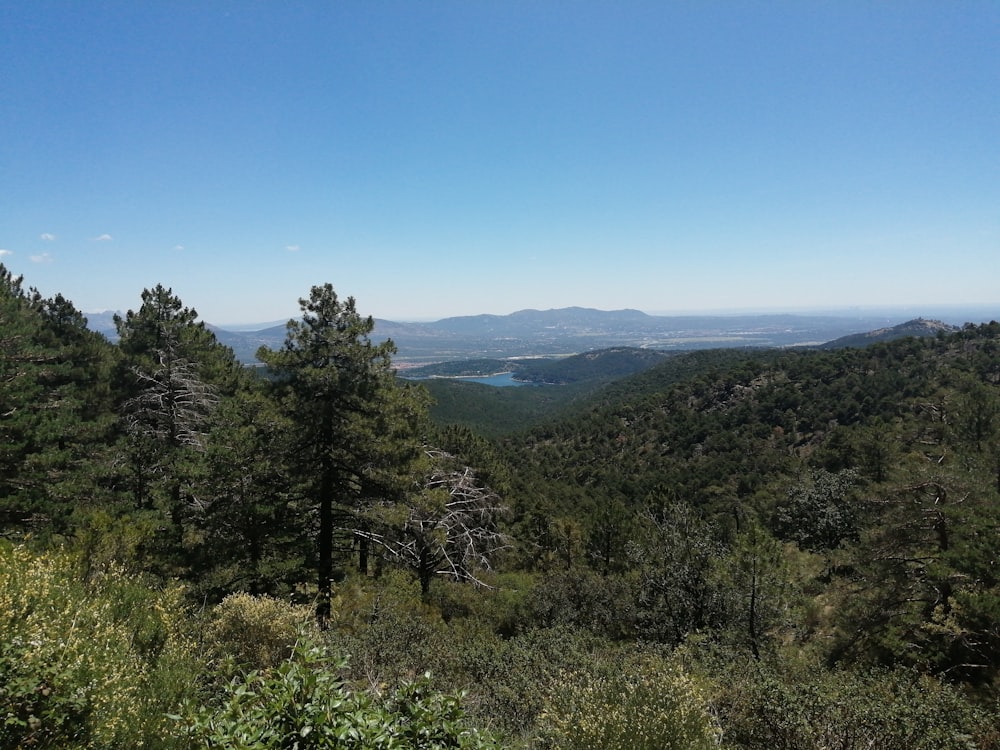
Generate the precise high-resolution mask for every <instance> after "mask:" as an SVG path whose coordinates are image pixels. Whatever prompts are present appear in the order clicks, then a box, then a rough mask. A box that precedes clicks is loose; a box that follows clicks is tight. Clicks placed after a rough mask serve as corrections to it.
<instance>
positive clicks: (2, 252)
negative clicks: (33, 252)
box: [0, 249, 14, 258]
mask: <svg viewBox="0 0 1000 750" xmlns="http://www.w3.org/2000/svg"><path fill="white" fill-rule="evenodd" d="M13 254H14V251H13V250H3V249H0V258H6V257H7V256H8V255H13Z"/></svg>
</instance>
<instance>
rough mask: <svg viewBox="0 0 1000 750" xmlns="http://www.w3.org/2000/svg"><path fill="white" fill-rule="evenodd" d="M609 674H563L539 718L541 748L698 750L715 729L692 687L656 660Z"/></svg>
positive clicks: (709, 743)
mask: <svg viewBox="0 0 1000 750" xmlns="http://www.w3.org/2000/svg"><path fill="white" fill-rule="evenodd" d="M620 667H621V668H620V669H619V670H617V671H614V672H612V673H610V674H598V675H595V674H587V673H583V674H579V673H577V674H567V675H565V678H564V679H563V680H562V681H561V683H560V684H559V685H558V687H557V688H556V689H555V690H554V691H553V694H552V696H551V698H550V699H549V703H548V706H547V707H546V710H545V712H544V713H543V714H542V716H541V717H540V735H541V739H540V747H542V748H552V750H592V748H602V749H603V750H700V749H702V748H711V747H717V746H718V737H719V730H718V728H717V727H716V726H715V724H714V721H713V719H712V716H711V713H710V711H709V706H708V702H707V700H706V697H705V695H704V694H703V692H702V690H701V689H700V688H699V687H698V686H697V684H696V683H695V682H694V681H693V680H692V679H691V678H690V677H689V676H688V675H686V674H684V673H683V672H682V671H680V669H679V668H678V667H676V666H675V665H672V664H670V663H669V662H665V661H663V660H661V659H658V658H656V657H647V658H642V659H630V660H628V661H627V662H626V663H625V664H622V665H620Z"/></svg>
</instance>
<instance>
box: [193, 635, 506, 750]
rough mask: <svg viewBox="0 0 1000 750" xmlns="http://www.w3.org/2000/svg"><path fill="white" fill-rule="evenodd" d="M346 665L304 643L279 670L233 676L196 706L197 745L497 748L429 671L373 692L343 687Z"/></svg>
mask: <svg viewBox="0 0 1000 750" xmlns="http://www.w3.org/2000/svg"><path fill="white" fill-rule="evenodd" d="M345 667H346V661H343V660H340V661H338V660H336V659H333V658H332V657H331V656H330V654H329V653H328V652H327V650H326V649H325V648H323V647H321V646H316V645H312V644H309V643H308V642H301V643H299V644H298V645H297V646H296V647H295V650H294V652H293V654H292V656H291V658H289V659H287V660H286V661H284V662H282V663H281V664H280V665H279V666H278V667H277V668H276V669H273V670H267V671H263V672H251V673H250V674H249V675H247V676H246V677H241V678H236V679H234V680H233V682H232V683H230V685H229V687H228V689H227V690H226V692H225V694H224V696H223V697H222V701H221V704H220V705H218V706H208V707H204V708H201V709H195V710H193V711H192V712H191V714H192V718H191V719H189V720H187V723H186V726H185V732H186V733H187V735H188V737H189V738H190V740H192V741H193V742H194V743H195V744H196V745H197V746H198V747H209V748H212V747H217V748H227V750H251V748H253V749H254V750H258V749H260V750H263V749H264V748H296V750H310V749H312V748H315V749H317V750H319V749H320V748H329V749H330V750H446V749H449V748H454V749H455V750H463V749H465V748H469V749H472V748H483V749H486V748H493V747H496V745H495V744H494V743H493V741H492V740H491V739H490V738H489V737H488V736H486V735H483V734H480V733H479V732H477V731H475V730H474V729H471V728H469V727H468V726H467V725H466V723H465V720H464V713H463V711H462V708H461V705H460V700H459V698H458V697H456V696H449V695H443V694H441V693H437V692H434V691H431V690H430V689H429V688H428V684H427V680H426V678H425V679H423V680H419V681H416V682H413V683H409V684H405V685H402V686H401V687H399V688H397V689H394V690H391V691H389V692H388V693H387V694H386V695H384V696H373V695H372V694H370V693H367V692H362V691H355V690H350V689H349V688H348V687H347V685H346V683H345V682H344V680H343V678H342V677H341V673H342V672H343V671H344V669H345ZM175 718H176V720H177V721H179V722H184V721H185V718H184V717H183V716H182V715H177V716H176V717H175Z"/></svg>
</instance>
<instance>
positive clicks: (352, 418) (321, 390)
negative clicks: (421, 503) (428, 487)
mask: <svg viewBox="0 0 1000 750" xmlns="http://www.w3.org/2000/svg"><path fill="white" fill-rule="evenodd" d="M299 304H300V306H301V309H302V318H301V320H290V321H289V322H288V326H287V335H286V338H285V343H284V346H283V347H282V348H281V349H280V350H278V351H272V350H270V349H268V348H267V347H262V348H261V349H260V350H259V351H258V352H257V357H258V358H259V359H260V360H261V361H262V362H264V363H265V364H266V365H267V366H268V368H269V369H270V371H271V376H272V377H273V378H274V379H275V387H276V389H277V390H278V392H279V394H280V398H281V402H282V406H283V410H284V412H285V414H286V415H287V416H288V418H289V419H290V421H291V425H292V426H291V430H292V435H291V436H290V439H289V440H288V443H287V449H288V459H289V463H290V466H291V469H292V471H293V473H294V478H295V480H296V482H297V488H298V490H297V491H298V493H299V495H300V497H301V498H302V500H303V502H304V503H305V509H306V511H307V513H308V514H309V515H310V516H311V517H314V518H315V526H314V527H313V528H314V539H315V546H316V568H317V586H318V601H317V609H316V614H317V619H318V621H319V623H320V625H321V626H324V625H325V624H326V622H327V620H328V618H329V614H330V598H331V582H332V579H333V577H334V561H335V558H336V556H337V553H338V552H340V553H344V554H346V553H347V552H348V551H350V550H351V549H353V547H354V545H355V543H358V544H360V549H359V550H358V554H359V564H360V566H361V567H362V568H364V567H365V566H366V565H367V543H366V540H365V535H364V534H360V535H359V534H356V533H355V532H357V531H359V530H361V529H363V528H364V526H365V524H366V520H365V510H366V509H367V508H368V507H370V506H371V505H373V504H377V503H380V502H391V501H393V500H395V499H397V498H399V497H400V496H401V495H402V493H403V492H404V491H405V490H406V486H407V483H408V482H409V481H411V477H410V475H409V467H410V464H411V462H412V461H414V460H415V459H416V458H417V457H418V456H419V441H417V440H416V435H415V430H416V426H417V425H418V424H419V422H420V420H422V419H423V418H424V416H425V413H426V407H425V404H424V403H423V401H422V400H421V399H420V398H419V397H418V396H417V395H416V391H414V390H413V389H404V388H402V387H400V386H397V384H396V382H395V374H394V372H393V369H392V362H391V356H392V355H393V354H394V353H395V346H394V345H393V344H392V342H391V341H386V342H383V343H381V344H375V343H373V342H372V341H371V339H370V336H371V333H372V331H373V330H374V327H375V322H374V320H373V319H372V318H371V317H363V316H362V315H360V314H359V313H358V311H357V307H356V303H355V301H354V298H353V297H349V298H347V300H346V301H341V300H340V299H339V298H338V297H337V294H336V292H334V290H333V287H332V286H331V285H330V284H325V285H323V286H314V287H312V290H311V291H310V295H309V298H308V299H300V300H299Z"/></svg>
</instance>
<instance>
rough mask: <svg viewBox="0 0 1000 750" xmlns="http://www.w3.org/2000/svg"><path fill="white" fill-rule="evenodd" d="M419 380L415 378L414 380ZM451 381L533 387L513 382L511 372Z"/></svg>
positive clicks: (459, 378)
mask: <svg viewBox="0 0 1000 750" xmlns="http://www.w3.org/2000/svg"><path fill="white" fill-rule="evenodd" d="M421 379H422V378H415V380H421ZM453 379H454V380H461V381H462V382H463V383H482V384H483V385H492V386H496V387H498V388H505V387H507V386H515V385H535V384H534V383H520V382H518V381H516V380H514V373H512V372H502V373H500V374H499V375H485V376H483V377H457V378H453Z"/></svg>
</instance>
